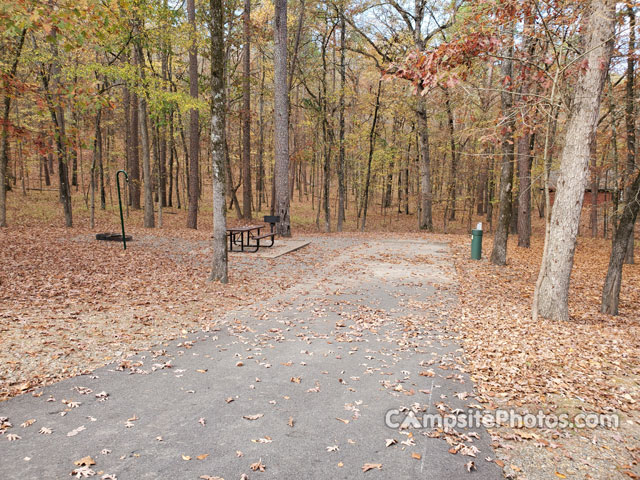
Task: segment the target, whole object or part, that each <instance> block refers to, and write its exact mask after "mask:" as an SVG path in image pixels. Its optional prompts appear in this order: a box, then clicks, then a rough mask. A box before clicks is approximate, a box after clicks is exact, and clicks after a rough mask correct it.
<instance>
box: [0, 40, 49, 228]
mask: <svg viewBox="0 0 640 480" xmlns="http://www.w3.org/2000/svg"><path fill="white" fill-rule="evenodd" d="M26 34H27V29H26V28H24V29H23V30H22V32H21V33H20V39H19V40H18V45H17V46H16V51H15V54H14V57H13V63H12V65H11V69H10V70H9V72H8V75H7V76H6V77H5V76H4V75H3V82H2V83H3V85H2V90H3V91H4V92H6V93H5V96H4V98H3V102H2V107H3V111H2V133H1V134H0V135H1V136H0V227H6V226H7V165H9V130H8V129H9V112H10V111H11V95H9V92H8V90H9V88H8V87H9V81H10V80H11V79H13V78H14V77H15V76H16V73H17V72H18V62H19V61H20V54H21V53H22V46H23V45H24V38H25V36H26ZM45 171H46V170H45ZM46 172H47V178H49V174H48V171H46ZM47 185H49V183H47Z"/></svg>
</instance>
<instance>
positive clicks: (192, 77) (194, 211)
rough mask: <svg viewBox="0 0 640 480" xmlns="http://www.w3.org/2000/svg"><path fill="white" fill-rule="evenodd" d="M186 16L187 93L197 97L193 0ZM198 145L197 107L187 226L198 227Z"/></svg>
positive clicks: (192, 134)
mask: <svg viewBox="0 0 640 480" xmlns="http://www.w3.org/2000/svg"><path fill="white" fill-rule="evenodd" d="M187 17H188V21H189V27H190V29H189V34H190V37H191V38H190V45H189V95H191V97H192V98H193V99H194V100H196V99H197V98H198V46H197V42H196V4H195V0H187ZM199 147H200V116H199V114H198V109H197V108H195V107H194V108H192V109H191V110H190V111H189V212H188V214H187V228H198V197H199V194H200V191H199V187H200V182H199V179H198V174H199V170H200V165H199V157H200V155H199Z"/></svg>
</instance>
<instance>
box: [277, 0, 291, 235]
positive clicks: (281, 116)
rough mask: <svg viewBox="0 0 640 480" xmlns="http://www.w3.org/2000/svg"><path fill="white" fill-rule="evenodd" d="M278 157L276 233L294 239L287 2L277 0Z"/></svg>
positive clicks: (285, 0)
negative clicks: (290, 189)
mask: <svg viewBox="0 0 640 480" xmlns="http://www.w3.org/2000/svg"><path fill="white" fill-rule="evenodd" d="M274 38H275V51H274V117H275V118H274V142H273V143H274V156H275V171H274V174H275V179H274V181H275V214H276V215H277V216H279V217H280V221H279V222H278V223H277V224H276V232H277V233H278V234H279V235H282V236H284V237H290V236H291V224H290V219H289V202H290V199H289V89H288V84H287V0H275V19H274Z"/></svg>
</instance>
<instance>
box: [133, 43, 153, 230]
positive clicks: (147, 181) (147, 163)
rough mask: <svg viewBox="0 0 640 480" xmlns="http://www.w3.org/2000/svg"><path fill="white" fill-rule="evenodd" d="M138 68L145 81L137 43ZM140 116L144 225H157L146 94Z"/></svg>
mask: <svg viewBox="0 0 640 480" xmlns="http://www.w3.org/2000/svg"><path fill="white" fill-rule="evenodd" d="M136 55H137V57H138V68H139V69H140V78H141V79H142V81H143V83H144V77H145V74H144V67H145V65H144V63H145V62H144V55H143V53H142V46H141V45H140V44H137V45H136ZM138 117H139V119H140V141H141V143H142V177H143V181H144V227H145V228H153V227H154V226H155V213H154V211H153V208H154V207H153V179H152V178H151V151H150V147H149V128H148V125H147V99H146V98H145V94H142V95H140V96H138Z"/></svg>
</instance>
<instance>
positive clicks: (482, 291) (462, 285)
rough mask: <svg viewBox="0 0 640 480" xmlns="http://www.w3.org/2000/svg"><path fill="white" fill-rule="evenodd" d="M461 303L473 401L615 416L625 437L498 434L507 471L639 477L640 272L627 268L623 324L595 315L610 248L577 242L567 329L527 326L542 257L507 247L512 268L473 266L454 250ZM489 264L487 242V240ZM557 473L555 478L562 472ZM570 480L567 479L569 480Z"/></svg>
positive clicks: (462, 241)
mask: <svg viewBox="0 0 640 480" xmlns="http://www.w3.org/2000/svg"><path fill="white" fill-rule="evenodd" d="M452 247H453V250H454V252H455V253H454V255H455V263H456V270H457V277H458V282H459V297H460V303H459V306H458V308H457V311H456V312H455V313H454V319H455V321H454V325H455V326H454V328H455V330H456V331H457V333H458V335H459V337H460V339H461V341H462V344H463V347H464V351H465V355H466V357H467V359H468V361H469V368H470V371H471V374H472V378H473V379H474V380H475V382H476V386H477V392H478V394H479V397H480V399H481V400H483V401H484V402H485V403H486V404H487V405H489V406H490V407H491V408H512V407H515V408H517V409H520V411H525V410H527V411H530V412H536V411H538V410H540V409H542V410H545V411H548V412H555V413H560V412H567V413H570V414H575V413H578V412H581V411H586V412H598V413H606V412H616V413H619V414H620V418H621V428H620V429H619V431H615V430H613V431H612V430H607V429H602V428H598V429H584V430H577V429H570V430H569V431H563V432H558V431H551V430H550V431H544V430H543V431H540V430H537V431H535V432H533V435H534V436H533V437H532V436H531V435H532V433H531V432H527V433H526V434H525V433H522V432H518V431H515V432H514V431H509V430H508V429H499V430H496V431H495V432H493V433H494V434H495V437H494V440H495V441H494V443H495V445H496V446H500V447H502V448H501V449H500V450H499V451H500V454H501V456H503V457H504V459H505V463H506V464H507V465H506V472H507V473H510V474H513V475H514V476H517V477H518V478H554V477H555V478H565V476H566V478H640V477H637V476H636V475H640V468H639V467H638V461H640V423H639V419H640V416H639V415H638V409H639V406H640V308H639V305H640V265H627V266H625V268H624V277H623V289H622V294H621V299H620V315H619V316H617V317H612V316H609V315H603V314H601V313H599V311H598V310H599V305H600V292H601V289H602V285H603V283H604V276H605V273H606V268H607V262H608V256H609V249H610V242H609V241H606V240H594V239H587V238H580V240H579V243H578V248H577V251H576V257H575V266H574V270H573V275H572V279H571V292H570V299H571V300H570V312H571V316H572V317H571V320H570V321H568V322H550V321H546V320H540V321H538V322H534V321H533V320H532V319H531V302H532V295H533V288H534V285H535V281H536V278H537V274H538V270H539V266H540V258H541V252H542V241H541V240H539V239H536V240H535V241H534V242H533V245H532V248H531V249H530V250H528V249H523V248H518V247H517V246H516V239H512V240H510V243H509V252H508V264H507V266H506V267H497V266H494V265H491V264H490V263H489V262H488V261H487V259H486V258H484V259H483V260H482V261H473V260H470V259H469V237H468V236H458V237H456V238H455V240H453V241H452ZM484 251H485V255H486V256H488V255H489V254H490V252H491V239H490V237H489V238H488V239H485V244H484ZM556 472H557V473H556ZM563 475H564V476H563Z"/></svg>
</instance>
